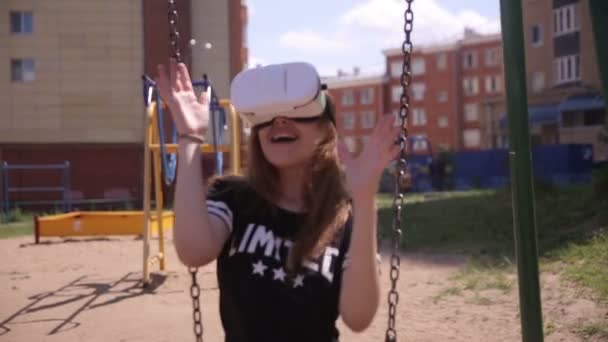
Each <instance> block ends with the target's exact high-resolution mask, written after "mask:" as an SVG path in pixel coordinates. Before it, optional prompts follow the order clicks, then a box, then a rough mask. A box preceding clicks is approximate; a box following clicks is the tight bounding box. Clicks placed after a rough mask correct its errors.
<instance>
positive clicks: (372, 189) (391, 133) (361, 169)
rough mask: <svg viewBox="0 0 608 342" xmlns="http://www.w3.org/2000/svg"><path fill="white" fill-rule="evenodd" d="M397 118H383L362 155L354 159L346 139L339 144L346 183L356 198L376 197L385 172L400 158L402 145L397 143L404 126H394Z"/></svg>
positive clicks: (339, 154)
mask: <svg viewBox="0 0 608 342" xmlns="http://www.w3.org/2000/svg"><path fill="white" fill-rule="evenodd" d="M394 120H395V118H394V117H393V116H392V115H383V116H382V118H381V119H380V120H379V122H378V124H377V125H376V127H375V128H374V130H373V132H372V134H371V136H370V137H369V140H368V141H367V143H366V144H365V146H363V150H362V151H361V153H360V154H359V155H358V156H356V157H354V156H353V155H352V154H351V153H350V152H349V151H348V148H347V147H346V145H345V144H344V142H343V141H342V140H340V141H339V143H338V156H339V158H340V161H341V162H342V163H343V165H344V167H345V172H346V183H347V187H348V189H349V191H350V193H351V194H352V195H353V197H354V196H359V195H363V196H374V195H375V193H376V191H377V189H378V184H379V183H380V178H381V177H382V172H383V171H384V169H385V168H386V167H387V166H388V164H389V163H390V162H391V161H392V160H393V159H394V158H395V157H396V156H397V155H398V153H399V151H400V146H399V145H398V144H395V141H396V140H397V138H398V137H399V133H400V132H401V127H393V122H394Z"/></svg>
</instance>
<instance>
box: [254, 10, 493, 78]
mask: <svg viewBox="0 0 608 342" xmlns="http://www.w3.org/2000/svg"><path fill="white" fill-rule="evenodd" d="M247 4H248V7H249V25H248V27H247V31H248V46H249V58H250V66H255V65H257V64H262V65H264V64H269V63H282V62H289V61H307V62H310V63H312V64H314V65H315V66H316V67H317V69H319V71H320V73H321V74H323V75H332V74H335V73H336V71H337V70H338V69H342V70H345V71H349V70H352V68H353V67H354V66H358V67H360V68H361V69H362V70H363V71H364V72H366V71H367V72H380V71H381V70H383V68H384V64H383V61H384V60H383V55H382V50H383V49H385V48H389V47H399V46H400V44H401V43H400V41H401V39H402V37H403V32H402V30H403V10H404V9H405V2H404V1H403V0H323V1H321V0H307V1H277V0H248V1H247ZM413 9H414V36H413V37H414V43H415V45H417V46H420V45H427V44H432V43H441V42H447V41H451V40H455V39H457V38H459V37H460V36H461V35H462V32H463V30H464V26H465V24H466V25H467V26H470V27H472V28H474V29H476V30H478V31H480V32H482V33H495V32H499V31H500V21H499V15H500V14H499V12H500V10H499V1H498V0H467V1H461V0H415V1H414V3H413Z"/></svg>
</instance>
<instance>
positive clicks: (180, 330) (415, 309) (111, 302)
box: [0, 237, 608, 342]
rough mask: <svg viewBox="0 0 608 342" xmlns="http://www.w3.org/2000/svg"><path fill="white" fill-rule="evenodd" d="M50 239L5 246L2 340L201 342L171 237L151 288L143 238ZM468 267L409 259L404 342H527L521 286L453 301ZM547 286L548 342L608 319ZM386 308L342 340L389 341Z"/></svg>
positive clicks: (214, 306)
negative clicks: (145, 283)
mask: <svg viewBox="0 0 608 342" xmlns="http://www.w3.org/2000/svg"><path fill="white" fill-rule="evenodd" d="M48 241H50V242H46V243H43V244H41V245H34V244H33V238H31V237H29V238H17V239H8V240H0V258H1V259H2V260H3V265H2V267H0V341H28V342H29V341H50V342H52V341H62V342H70V341H91V342H93V341H146V342H152V341H158V342H160V341H193V340H194V337H193V333H192V313H191V300H190V297H189V292H188V291H189V286H190V277H189V274H188V273H187V270H186V269H185V267H183V266H181V265H180V264H179V263H178V261H177V258H176V256H175V252H174V250H173V245H172V244H171V240H170V239H169V242H168V245H167V247H168V263H167V268H168V271H166V272H163V273H160V272H157V273H155V274H154V276H153V279H154V282H153V285H152V286H151V288H149V289H147V290H143V289H142V288H141V286H140V283H139V280H140V278H141V269H142V266H141V263H142V261H141V258H142V257H141V256H142V242H141V240H138V239H135V238H132V237H127V238H107V239H106V238H102V239H88V240H86V239H85V240H74V241H64V240H60V239H51V240H48ZM153 246H154V245H153ZM386 260H387V258H384V261H385V263H384V264H383V267H382V269H383V274H382V282H383V291H384V292H385V293H386V291H387V289H388V284H389V282H388V264H386ZM465 262H466V258H464V257H462V256H453V255H428V254H405V255H404V256H403V262H402V271H401V279H400V282H399V286H400V288H399V291H400V294H401V302H400V304H399V311H398V313H399V317H398V320H397V322H398V325H399V341H416V342H421V341H463V342H464V341H467V342H468V341H497V342H498V341H500V342H504V341H520V340H521V338H520V327H519V315H518V310H519V309H518V299H517V288H516V286H515V287H514V288H513V289H512V290H510V291H507V292H506V293H504V292H502V291H497V290H492V289H490V290H485V291H483V292H480V293H477V294H476V295H472V294H470V293H466V292H462V293H456V294H452V295H446V294H449V289H450V288H451V287H453V285H454V280H452V279H450V277H451V276H452V275H454V274H455V273H457V272H458V270H459V269H460V268H461V267H462V266H463V265H464V263H465ZM214 267H215V266H214V265H209V266H208V267H205V268H204V269H201V270H200V271H199V281H200V283H201V284H202V287H203V308H204V309H203V319H204V327H205V341H222V340H223V332H222V328H221V325H220V321H219V315H218V302H217V301H218V291H217V288H216V280H215V273H214V269H215V268H214ZM508 277H511V278H512V277H513V275H508ZM512 280H513V279H512ZM542 284H543V306H544V315H545V325H547V326H548V336H547V337H546V338H545V341H568V342H571V341H583V339H582V338H580V337H578V336H577V335H576V334H575V329H576V327H577V326H578V325H580V324H581V323H583V322H588V321H592V320H601V319H607V318H608V316H606V314H607V313H608V311H607V310H606V307H601V306H600V305H598V304H596V303H594V302H593V301H591V300H588V299H585V298H584V296H580V294H579V293H578V292H577V290H576V289H575V288H573V287H572V286H566V285H564V283H563V282H561V281H559V278H558V275H555V274H543V276H542ZM446 289H447V291H446ZM383 298H385V295H384V294H383ZM480 298H482V299H485V300H480ZM386 311H387V310H386V304H385V302H384V301H383V303H382V307H381V308H380V311H379V313H378V315H377V316H376V319H375V321H374V323H373V325H372V326H371V327H370V328H369V329H368V330H367V331H365V332H363V333H361V334H354V333H352V332H350V331H348V329H347V328H345V327H344V326H343V325H340V327H341V332H342V339H341V341H355V342H363V341H383V340H384V331H385V328H386V321H387V320H386Z"/></svg>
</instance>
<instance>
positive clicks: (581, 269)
mask: <svg viewBox="0 0 608 342" xmlns="http://www.w3.org/2000/svg"><path fill="white" fill-rule="evenodd" d="M553 258H556V259H557V260H559V262H561V264H562V265H563V267H562V271H563V274H564V275H565V277H566V278H567V279H569V280H571V281H574V282H576V283H579V284H581V285H584V286H586V287H588V288H590V289H591V290H592V291H593V292H594V293H595V294H596V295H598V296H599V297H600V299H602V300H604V301H608V232H606V231H604V232H600V233H598V234H597V235H596V236H595V237H593V238H592V239H590V240H589V241H587V242H586V243H583V244H572V245H569V246H568V247H566V248H564V249H562V250H559V251H557V252H556V253H554V255H553Z"/></svg>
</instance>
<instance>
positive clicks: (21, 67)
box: [11, 58, 36, 82]
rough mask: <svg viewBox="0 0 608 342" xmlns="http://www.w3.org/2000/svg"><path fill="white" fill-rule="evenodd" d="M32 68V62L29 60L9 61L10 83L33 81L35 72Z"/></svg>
mask: <svg viewBox="0 0 608 342" xmlns="http://www.w3.org/2000/svg"><path fill="white" fill-rule="evenodd" d="M34 67H35V65H34V60H33V59H31V58H26V59H11V81H13V82H31V81H33V80H35V79H36V70H35V69H34Z"/></svg>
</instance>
